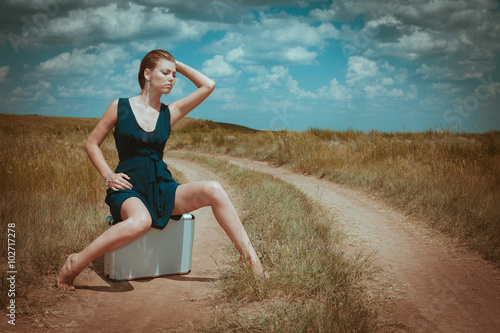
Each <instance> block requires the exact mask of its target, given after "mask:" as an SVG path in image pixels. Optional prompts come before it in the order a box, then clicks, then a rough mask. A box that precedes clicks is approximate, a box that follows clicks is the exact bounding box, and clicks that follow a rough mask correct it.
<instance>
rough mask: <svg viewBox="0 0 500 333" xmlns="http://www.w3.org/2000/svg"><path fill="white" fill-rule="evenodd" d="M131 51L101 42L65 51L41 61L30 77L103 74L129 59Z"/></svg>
mask: <svg viewBox="0 0 500 333" xmlns="http://www.w3.org/2000/svg"><path fill="white" fill-rule="evenodd" d="M129 56H130V55H129V53H128V52H126V51H125V50H124V49H123V48H121V47H118V46H111V45H107V44H100V45H98V46H89V47H86V48H83V49H74V50H73V51H72V52H71V53H70V52H64V53H61V54H59V55H57V56H55V57H53V58H51V59H49V60H46V61H44V62H42V63H40V64H39V65H38V66H36V68H35V69H34V70H33V72H32V73H30V74H29V75H28V76H29V77H67V76H72V77H74V76H78V75H84V76H96V75H103V74H104V73H106V72H107V71H108V70H109V69H110V68H113V67H115V66H117V64H121V63H122V62H123V61H126V60H128V58H129Z"/></svg>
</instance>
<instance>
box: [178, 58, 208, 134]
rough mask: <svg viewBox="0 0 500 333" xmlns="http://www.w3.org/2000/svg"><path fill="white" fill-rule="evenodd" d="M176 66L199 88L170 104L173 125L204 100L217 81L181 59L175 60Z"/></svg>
mask: <svg viewBox="0 0 500 333" xmlns="http://www.w3.org/2000/svg"><path fill="white" fill-rule="evenodd" d="M175 66H176V71H177V73H180V74H182V75H184V76H185V77H187V78H188V79H189V80H190V81H191V82H193V83H194V85H195V86H196V87H198V89H196V90H195V91H194V92H192V93H191V94H189V95H187V96H186V97H184V98H181V99H179V100H177V101H175V102H172V103H170V104H169V109H170V123H171V126H174V125H175V123H177V122H178V121H179V120H180V119H182V118H183V117H184V116H185V115H187V114H188V113H189V112H190V111H191V110H193V109H194V108H195V107H197V106H198V105H199V104H200V103H201V102H203V101H204V100H205V98H207V97H208V96H209V95H210V94H211V93H212V91H214V89H215V82H214V81H213V80H212V79H210V78H209V77H207V76H206V75H204V74H202V73H200V72H198V71H197V70H196V69H193V68H191V67H189V66H188V65H186V64H183V63H182V62H179V61H175Z"/></svg>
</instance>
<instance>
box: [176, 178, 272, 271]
mask: <svg viewBox="0 0 500 333" xmlns="http://www.w3.org/2000/svg"><path fill="white" fill-rule="evenodd" d="M206 206H211V207H212V211H213V213H214V216H215V218H216V219H217V222H219V224H220V226H221V227H222V228H223V229H224V231H225V232H226V233H227V235H228V236H229V238H230V239H231V241H232V242H233V244H234V246H235V247H236V250H238V252H239V253H240V264H242V265H244V266H248V267H249V268H250V269H251V270H252V272H253V274H254V276H255V277H263V269H262V264H261V263H260V260H259V258H258V256H257V253H256V252H255V250H254V248H253V246H252V243H251V242H250V239H249V238H248V235H247V233H246V231H245V228H244V227H243V224H242V223H241V220H240V218H239V216H238V213H237V212H236V209H235V208H234V206H233V204H232V203H231V201H230V200H229V197H228V196H227V194H226V191H224V189H223V188H222V187H221V185H220V184H219V183H218V182H215V181H201V182H194V183H188V184H183V185H180V186H179V187H178V188H177V191H176V194H175V206H174V211H173V213H172V214H173V215H180V214H185V213H189V212H192V211H193V210H196V209H198V208H201V207H206Z"/></svg>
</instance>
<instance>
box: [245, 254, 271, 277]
mask: <svg viewBox="0 0 500 333" xmlns="http://www.w3.org/2000/svg"><path fill="white" fill-rule="evenodd" d="M239 264H240V266H241V267H243V268H249V269H250V270H252V273H253V276H254V277H255V278H256V279H262V278H264V279H269V274H267V273H264V269H263V268H262V264H261V263H260V261H259V260H258V259H257V260H256V261H255V260H251V259H249V258H244V257H243V256H241V257H240V260H239Z"/></svg>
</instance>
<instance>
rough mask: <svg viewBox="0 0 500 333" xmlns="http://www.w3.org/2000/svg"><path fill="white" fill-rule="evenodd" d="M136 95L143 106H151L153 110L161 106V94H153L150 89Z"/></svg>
mask: <svg viewBox="0 0 500 333" xmlns="http://www.w3.org/2000/svg"><path fill="white" fill-rule="evenodd" d="M138 97H139V99H140V101H141V104H143V105H144V106H149V107H152V108H153V109H155V110H159V109H160V107H161V101H160V98H161V94H154V93H152V92H151V91H150V92H149V93H147V92H146V90H143V91H141V93H140V94H139V96H138Z"/></svg>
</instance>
